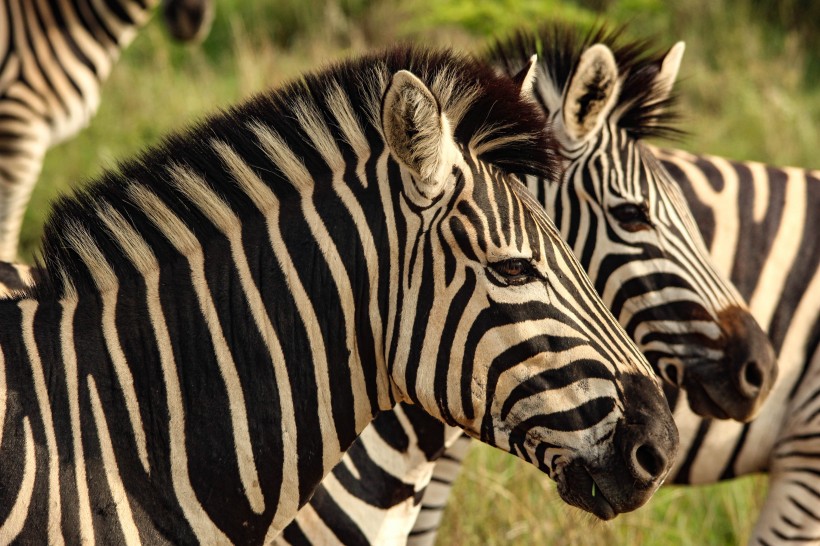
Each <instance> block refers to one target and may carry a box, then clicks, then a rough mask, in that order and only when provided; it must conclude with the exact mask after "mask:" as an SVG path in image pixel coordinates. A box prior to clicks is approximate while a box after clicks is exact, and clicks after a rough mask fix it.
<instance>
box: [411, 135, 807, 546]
mask: <svg viewBox="0 0 820 546" xmlns="http://www.w3.org/2000/svg"><path fill="white" fill-rule="evenodd" d="M651 151H652V153H653V154H654V155H655V156H656V157H657V158H658V160H659V161H660V163H661V164H662V165H663V168H664V169H665V170H666V171H667V172H669V174H670V175H671V176H672V177H673V178H674V179H675V181H676V182H677V183H678V184H679V185H680V187H681V189H682V190H683V193H684V195H685V197H686V202H687V204H688V205H689V207H690V208H691V210H692V213H693V215H694V217H695V221H696V222H697V224H698V226H699V227H700V229H701V232H702V233H703V236H704V238H705V239H706V242H707V245H708V247H709V249H710V254H711V257H712V260H713V261H714V263H715V264H716V266H717V267H718V268H719V269H720V270H721V271H722V272H724V273H725V274H726V275H728V276H729V277H730V278H731V279H732V282H733V283H734V284H735V286H737V288H738V290H739V291H740V293H741V294H742V295H743V297H744V298H745V299H747V300H748V301H749V305H750V309H751V312H752V313H753V314H754V316H755V317H756V318H757V320H758V321H759V322H760V324H762V325H763V328H764V329H765V330H766V331H767V332H768V334H769V337H770V339H771V340H772V343H773V344H774V347H775V350H776V351H777V355H778V361H779V364H780V366H779V368H780V373H779V378H778V381H777V384H776V386H775V388H774V390H773V392H772V394H771V396H770V397H769V400H768V401H767V402H766V404H765V406H764V408H763V411H762V412H761V414H760V415H759V416H758V417H757V419H756V420H754V421H752V422H751V423H747V424H739V423H733V422H728V421H714V420H709V419H701V418H700V417H698V416H697V415H695V414H694V413H692V411H691V409H690V408H688V406H687V405H686V404H684V403H681V401H680V400H679V398H678V393H677V392H676V391H672V390H668V391H667V395H668V397H669V399H670V404H672V406H673V407H674V408H675V414H674V415H675V423H676V424H677V425H678V430H679V431H680V434H681V447H682V449H681V454H680V455H679V457H678V459H677V460H676V462H675V464H674V467H673V470H672V476H673V477H672V479H670V480H668V481H667V483H675V484H692V485H697V484H706V483H714V482H716V481H720V480H727V479H732V478H735V477H739V476H743V475H748V474H753V473H760V472H763V473H768V474H769V494H768V496H767V498H766V502H765V505H764V507H763V509H762V511H761V514H760V517H759V518H758V522H757V525H756V527H755V531H754V535H753V536H752V537H751V538H750V544H755V545H759V546H767V545H769V546H774V545H775V544H781V543H783V542H784V541H789V542H790V543H796V544H820V517H818V516H820V512H818V511H817V509H816V508H815V507H816V506H817V502H818V499H820V426H818V421H817V416H818V415H820V402H818V401H820V396H818V394H819V393H820V351H818V343H820V270H819V269H818V266H820V239H819V238H818V232H817V229H816V225H815V224H814V222H813V218H812V212H813V211H816V210H820V172H818V171H813V170H807V169H799V168H794V167H788V168H780V167H774V166H771V165H765V164H762V163H758V162H753V161H746V162H740V161H732V160H728V159H724V158H721V157H715V156H709V155H694V154H691V153H689V152H685V151H681V150H672V149H663V148H656V147H651ZM450 442H452V440H450ZM467 446H469V441H468V440H467V439H466V438H460V439H458V440H457V441H456V442H455V445H453V447H449V448H448V449H447V451H446V452H445V455H444V456H443V457H442V458H441V459H439V460H440V461H443V464H440V463H437V464H436V466H435V470H434V472H433V474H432V477H431V481H430V485H429V486H428V488H427V489H426V490H425V491H424V497H423V502H422V507H421V509H420V513H419V517H418V519H417V520H416V524H415V526H414V529H413V531H412V532H411V534H410V537H409V540H408V541H407V543H408V544H411V545H413V546H420V545H423V544H432V543H433V542H434V540H435V531H436V529H437V528H438V526H439V524H440V522H441V518H442V515H443V511H444V508H445V505H446V502H447V497H448V496H449V493H450V489H451V487H452V484H453V482H454V480H455V479H456V477H457V476H458V470H459V469H460V466H461V465H460V463H461V461H462V460H463V459H464V457H465V456H466V454H467ZM419 485H420V486H421V485H423V481H420V483H419Z"/></svg>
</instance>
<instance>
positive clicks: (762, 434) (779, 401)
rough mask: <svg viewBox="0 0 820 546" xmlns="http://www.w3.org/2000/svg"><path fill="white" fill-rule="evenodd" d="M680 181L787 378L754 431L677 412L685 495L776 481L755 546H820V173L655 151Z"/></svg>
mask: <svg viewBox="0 0 820 546" xmlns="http://www.w3.org/2000/svg"><path fill="white" fill-rule="evenodd" d="M652 151H653V153H654V154H655V155H656V156H657V157H658V159H659V160H660V162H661V163H662V164H663V165H664V167H665V168H666V169H667V170H668V171H669V173H670V174H671V175H672V176H673V177H674V178H675V179H676V180H677V181H678V183H679V184H680V186H681V188H682V189H683V191H684V194H685V195H686V199H687V202H688V203H689V205H690V206H691V208H692V211H693V213H694V215H695V218H696V219H697V220H698V225H699V226H700V227H701V231H702V233H703V236H704V238H705V239H706V241H707V244H708V245H709V248H710V251H711V253H712V255H713V256H714V258H715V263H716V265H717V267H719V268H720V269H721V270H722V271H724V272H725V273H726V274H727V275H729V276H730V278H731V279H732V282H733V283H734V284H735V286H737V287H738V289H739V290H740V293H741V294H743V296H744V297H746V298H747V299H748V301H749V304H750V308H751V311H752V313H754V315H755V316H756V317H757V319H758V320H759V321H760V324H762V325H763V327H764V328H765V329H766V330H767V332H768V334H769V337H770V338H771V340H772V342H773V344H774V347H775V349H776V350H777V354H778V359H779V362H780V370H781V372H780V377H779V379H778V381H777V385H776V386H775V389H774V390H773V391H772V394H771V397H770V400H769V402H768V403H767V404H766V406H765V411H763V412H762V413H761V415H760V416H759V417H758V418H757V419H756V420H755V421H752V422H751V423H747V424H743V425H741V424H735V423H726V422H719V421H711V420H708V419H707V420H704V419H701V418H700V417H698V416H697V415H693V414H692V413H691V412H689V411H688V410H687V408H686V406H685V404H679V403H678V404H675V402H676V401H674V400H673V401H672V402H673V407H674V408H675V421H676V422H677V423H678V427H679V429H680V432H681V446H682V448H683V449H682V454H681V456H680V458H679V459H678V460H677V462H676V463H675V466H674V468H673V473H674V479H673V480H670V481H671V482H673V483H675V484H691V485H695V484H704V483H714V482H717V481H722V480H728V479H732V478H735V477H738V476H744V475H749V474H753V473H768V475H769V490H768V493H767V495H766V500H765V502H764V504H763V507H762V509H761V513H760V516H759V518H758V520H757V523H756V524H755V528H754V531H753V533H752V536H751V537H750V540H749V544H752V545H756V546H773V545H775V544H783V543H785V542H789V543H792V544H820V512H819V511H818V509H817V506H818V499H820V424H818V423H819V422H818V419H817V416H818V415H820V234H818V231H817V224H816V222H815V221H814V218H813V217H812V216H811V215H812V214H814V213H816V211H817V210H820V171H817V170H807V169H798V168H791V167H789V168H778V167H773V166H770V165H765V164H762V163H758V162H752V161H747V162H738V161H730V160H727V159H724V158H721V157H715V156H708V155H693V154H691V153H689V152H684V151H681V150H669V149H661V148H653V150H652Z"/></svg>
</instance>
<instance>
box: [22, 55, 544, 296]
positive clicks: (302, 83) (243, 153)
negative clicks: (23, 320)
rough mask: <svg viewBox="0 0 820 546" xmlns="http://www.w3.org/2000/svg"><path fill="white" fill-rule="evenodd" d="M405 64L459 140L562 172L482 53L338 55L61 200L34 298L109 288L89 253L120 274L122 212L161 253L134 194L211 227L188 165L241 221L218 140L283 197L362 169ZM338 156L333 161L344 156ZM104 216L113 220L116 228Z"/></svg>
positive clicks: (526, 104) (488, 157) (243, 199)
mask: <svg viewBox="0 0 820 546" xmlns="http://www.w3.org/2000/svg"><path fill="white" fill-rule="evenodd" d="M403 69H405V70H409V71H411V72H413V73H414V74H415V75H416V76H417V77H419V79H421V80H422V81H423V82H424V83H425V84H426V85H427V86H428V87H429V88H430V89H431V91H432V92H433V94H434V95H435V96H436V97H437V99H438V101H439V106H440V108H441V111H442V112H444V113H445V114H446V115H447V116H448V119H449V121H450V126H451V127H453V128H454V129H453V132H454V137H455V139H456V141H457V142H458V143H459V144H461V145H463V146H466V147H468V148H469V149H470V150H471V152H472V153H473V154H475V155H476V156H477V157H478V158H479V159H480V160H482V161H485V162H487V163H490V164H493V165H495V166H496V167H497V168H499V169H501V170H503V171H505V172H510V173H516V174H523V175H526V174H532V175H535V176H553V175H554V172H555V169H556V165H557V163H556V159H555V158H556V157H557V154H556V152H555V149H556V147H555V143H554V141H553V140H552V138H551V136H550V135H549V134H548V132H547V130H546V129H545V128H546V121H545V119H544V117H543V113H542V112H541V109H540V108H538V107H537V106H535V105H533V104H532V103H531V102H530V101H527V100H525V99H522V98H521V97H520V88H519V86H518V85H517V84H515V83H514V82H513V81H512V80H511V79H510V78H507V77H505V76H501V75H499V74H498V73H497V72H496V71H495V70H494V69H493V68H492V67H490V66H488V65H486V64H484V63H482V62H480V61H479V60H477V59H475V58H473V57H469V56H466V55H460V54H455V53H452V52H449V51H446V50H434V51H428V50H422V49H419V48H414V47H410V46H402V47H398V48H393V49H388V50H385V51H383V52H379V53H373V54H370V55H367V56H363V57H360V58H357V59H352V60H348V61H343V62H340V63H337V64H336V65H332V66H330V67H329V68H327V69H325V70H321V71H318V72H315V73H312V74H308V75H306V76H304V77H302V78H301V79H299V80H296V81H294V82H291V83H290V84H288V85H285V86H284V87H283V88H281V89H279V90H271V91H268V92H265V93H262V94H260V95H258V96H256V97H254V98H252V99H250V100H248V101H246V102H244V103H242V104H240V105H238V106H235V107H233V108H230V109H228V110H226V111H222V112H219V113H217V114H215V115H213V116H211V117H209V118H206V119H205V120H204V121H201V122H199V123H198V124H196V125H195V126H194V127H193V128H191V129H189V130H187V131H184V132H181V133H178V134H172V135H171V136H169V137H166V138H165V139H164V140H163V141H162V143H161V144H160V145H158V146H154V147H151V148H149V149H148V150H147V151H144V152H143V153H142V154H140V155H138V156H137V157H136V158H134V159H130V160H127V161H124V162H122V163H120V164H119V165H118V166H117V168H115V169H110V170H108V171H106V172H104V173H103V174H102V175H101V176H100V177H99V178H97V179H95V180H93V181H91V182H90V183H89V184H88V185H87V186H86V187H85V188H84V189H82V190H79V191H77V192H76V193H74V195H70V196H66V197H61V198H59V199H58V200H57V202H56V204H55V205H54V207H53V209H52V212H51V214H50V217H49V219H48V220H47V222H46V225H45V229H44V235H43V240H42V250H41V255H40V256H39V257H38V258H37V262H38V265H39V266H40V267H42V268H44V275H43V281H42V282H41V283H39V284H38V285H37V286H36V287H34V288H33V289H32V290H30V291H28V292H27V293H26V294H25V296H28V297H40V296H45V295H56V296H58V297H64V296H66V295H70V293H73V292H75V291H85V290H91V291H100V290H102V289H103V288H104V287H103V286H101V285H100V283H101V277H100V274H99V271H98V272H96V273H95V272H93V271H90V269H94V267H92V266H89V263H90V262H89V260H91V262H93V263H97V264H101V266H102V269H103V270H106V269H107V270H110V269H112V268H113V269H115V270H119V268H121V267H127V266H126V265H123V262H127V261H128V260H123V256H124V254H123V249H122V248H120V245H118V244H117V243H115V242H114V241H113V239H112V237H111V234H110V233H109V231H110V230H111V229H112V228H111V225H112V220H111V218H113V217H114V216H116V218H118V220H117V225H120V226H122V227H124V228H125V229H129V228H130V229H132V230H133V231H134V232H136V233H139V234H140V236H142V237H145V238H146V241H147V242H148V243H149V246H151V247H152V249H153V248H154V247H158V248H165V247H167V246H168V244H167V241H163V240H162V237H161V235H159V234H158V232H157V231H156V229H155V228H154V226H153V225H152V224H151V222H150V221H149V220H147V219H146V217H145V214H143V213H142V209H141V207H144V205H145V202H142V205H138V204H136V203H135V200H134V195H135V191H136V190H141V189H146V190H148V191H149V192H151V193H153V194H155V195H156V196H157V197H159V199H160V200H161V201H162V202H163V203H164V204H165V205H167V207H168V208H169V209H170V210H172V211H173V213H174V214H177V215H179V217H180V218H182V219H183V220H184V222H185V223H186V225H187V226H188V228H189V229H190V230H191V231H193V232H198V230H205V229H208V228H207V227H203V226H204V225H205V224H208V225H210V224H209V223H208V222H207V221H205V222H203V221H202V218H203V217H202V216H201V215H198V213H197V212H196V211H195V209H196V207H195V206H194V205H192V204H191V203H190V202H189V201H187V197H186V195H185V193H184V192H182V191H180V190H179V189H178V188H175V187H174V186H173V184H171V182H172V181H173V180H177V179H178V178H179V176H178V175H179V173H180V172H183V171H184V172H189V173H193V175H194V176H193V178H195V179H197V180H199V182H198V183H199V184H204V185H207V186H208V187H209V189H210V190H211V191H212V192H213V193H215V194H216V195H218V196H219V197H220V198H221V199H222V200H224V202H225V203H227V204H228V206H230V207H231V209H232V210H233V211H234V212H236V213H237V216H238V217H240V218H242V217H243V211H244V212H247V213H248V214H251V211H252V210H256V209H254V208H253V205H252V204H250V203H249V202H248V198H247V195H244V194H242V193H241V191H240V190H239V189H238V188H237V187H236V184H232V183H229V182H228V181H229V180H230V176H228V175H226V167H225V163H224V159H223V156H220V155H219V153H218V152H217V151H216V150H215V143H217V144H220V145H223V149H224V145H227V147H229V148H230V149H233V150H234V151H235V152H236V153H237V155H238V156H240V157H241V158H242V161H243V162H244V163H246V164H247V165H249V166H250V168H252V169H253V170H254V171H255V172H256V173H257V174H258V175H259V177H260V178H262V179H263V180H265V181H266V183H267V184H269V185H271V187H272V188H279V189H277V191H283V192H285V193H287V192H292V191H293V190H294V185H295V184H294V182H293V177H292V176H290V177H289V176H288V175H289V174H290V175H292V174H293V172H297V173H300V174H302V175H303V176H302V177H301V180H302V182H300V183H299V184H302V183H304V184H312V183H313V180H315V179H316V178H317V176H318V177H319V178H322V177H323V176H324V178H327V176H326V175H327V172H328V166H329V165H330V166H331V167H332V168H338V169H344V165H345V164H349V163H351V162H352V163H353V164H354V165H355V163H356V161H357V160H356V159H355V158H357V157H358V158H360V159H361V160H364V159H366V158H367V157H368V155H369V154H371V153H376V154H377V153H380V152H381V150H383V147H384V142H385V141H384V137H383V135H382V129H381V119H380V118H381V102H382V98H383V96H384V93H385V91H386V89H387V87H388V85H389V83H390V80H391V77H392V75H393V74H394V73H396V72H397V71H399V70H403ZM266 143H267V144H268V147H267V148H266V146H265V144H266ZM271 143H273V144H271ZM216 147H219V146H216ZM272 149H273V150H274V152H275V151H276V149H279V150H284V152H282V153H272V152H271V150H272ZM371 150H372V152H371ZM329 158H330V159H331V160H332V159H334V158H335V160H336V161H335V164H333V165H331V163H334V161H329ZM339 162H341V163H342V164H341V165H340V164H339ZM189 178H190V177H189ZM312 179H313V180H312ZM280 181H281V182H282V184H281V185H280V184H279V182H280ZM135 187H136V190H135ZM138 193H139V192H138ZM112 210H113V213H112V214H113V216H112V214H109V212H111V211H112ZM103 211H108V212H103ZM102 217H106V218H108V220H109V221H108V223H107V224H104V222H103V221H102V220H101V218H102ZM122 222H125V223H126V224H128V225H123V223H122ZM89 243H90V245H89ZM84 247H89V248H92V250H94V252H96V256H91V255H90V254H89V250H88V249H87V248H84ZM158 259H159V257H158ZM89 268H90V269H89ZM104 276H105V277H106V278H109V279H111V278H113V279H116V278H117V277H112V275H110V274H107V273H106V274H105V275H104ZM103 284H105V283H103Z"/></svg>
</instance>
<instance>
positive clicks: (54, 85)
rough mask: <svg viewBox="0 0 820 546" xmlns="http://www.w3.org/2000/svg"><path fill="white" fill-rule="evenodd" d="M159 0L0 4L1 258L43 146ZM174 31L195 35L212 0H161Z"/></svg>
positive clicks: (8, 258)
mask: <svg viewBox="0 0 820 546" xmlns="http://www.w3.org/2000/svg"><path fill="white" fill-rule="evenodd" d="M158 3H159V0H107V1H105V2H100V1H96V0H51V1H48V2H46V1H32V0H4V1H3V3H2V6H0V260H2V261H5V262H13V261H14V260H15V259H16V258H17V245H18V239H19V237H20V227H21V225H22V223H23V214H24V212H25V209H26V205H27V204H28V201H29V197H30V196H31V192H32V190H33V189H34V185H35V184H36V182H37V177H38V176H39V174H40V169H41V168H42V163H43V157H44V156H45V153H46V150H48V148H50V147H52V146H55V145H56V144H59V143H60V142H62V141H64V140H66V139H68V138H71V137H73V136H74V135H76V134H77V133H78V132H79V131H80V130H81V129H82V128H83V127H85V126H86V125H88V123H89V121H90V120H91V117H92V116H93V115H94V113H95V112H96V111H97V108H98V106H99V102H100V87H101V85H102V83H103V82H104V81H105V80H106V78H107V77H108V75H109V74H110V72H111V69H112V68H113V65H114V63H115V62H116V60H117V58H118V57H119V54H120V52H121V51H122V49H123V48H124V47H125V46H127V45H128V44H129V43H130V42H131V40H132V39H133V38H134V36H135V35H136V32H137V30H138V29H139V28H140V27H141V26H143V25H144V24H145V23H146V22H147V21H148V19H149V17H150V16H151V13H152V12H153V10H154V8H155V7H156V6H157V4H158ZM162 9H163V12H164V15H165V17H164V19H165V21H166V23H167V25H168V27H169V29H170V32H171V34H172V35H174V36H177V37H179V38H182V39H190V40H198V39H201V38H202V36H204V35H205V34H207V32H208V30H209V28H210V24H211V21H212V19H213V0H163V6H162Z"/></svg>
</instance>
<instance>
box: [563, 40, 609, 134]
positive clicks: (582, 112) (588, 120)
mask: <svg viewBox="0 0 820 546" xmlns="http://www.w3.org/2000/svg"><path fill="white" fill-rule="evenodd" d="M619 90H620V83H619V81H618V65H617V64H616V62H615V56H614V55H613V54H612V51H611V50H610V49H609V48H608V47H607V46H605V45H603V44H595V45H592V46H590V47H589V48H588V49H587V50H586V51H584V53H583V54H582V55H581V59H580V60H579V61H578V66H577V67H576V69H575V73H574V74H573V76H572V79H571V80H570V82H569V85H568V86H567V88H566V91H565V92H564V106H563V109H562V114H563V121H564V127H565V129H566V131H567V136H569V137H570V138H572V139H574V140H583V139H585V138H586V137H588V136H589V135H591V134H593V133H595V132H596V131H597V130H598V129H600V127H601V125H602V124H603V122H604V120H605V119H606V116H607V115H608V114H609V112H610V111H611V110H612V107H613V106H614V105H615V101H616V100H617V98H618V92H619Z"/></svg>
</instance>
